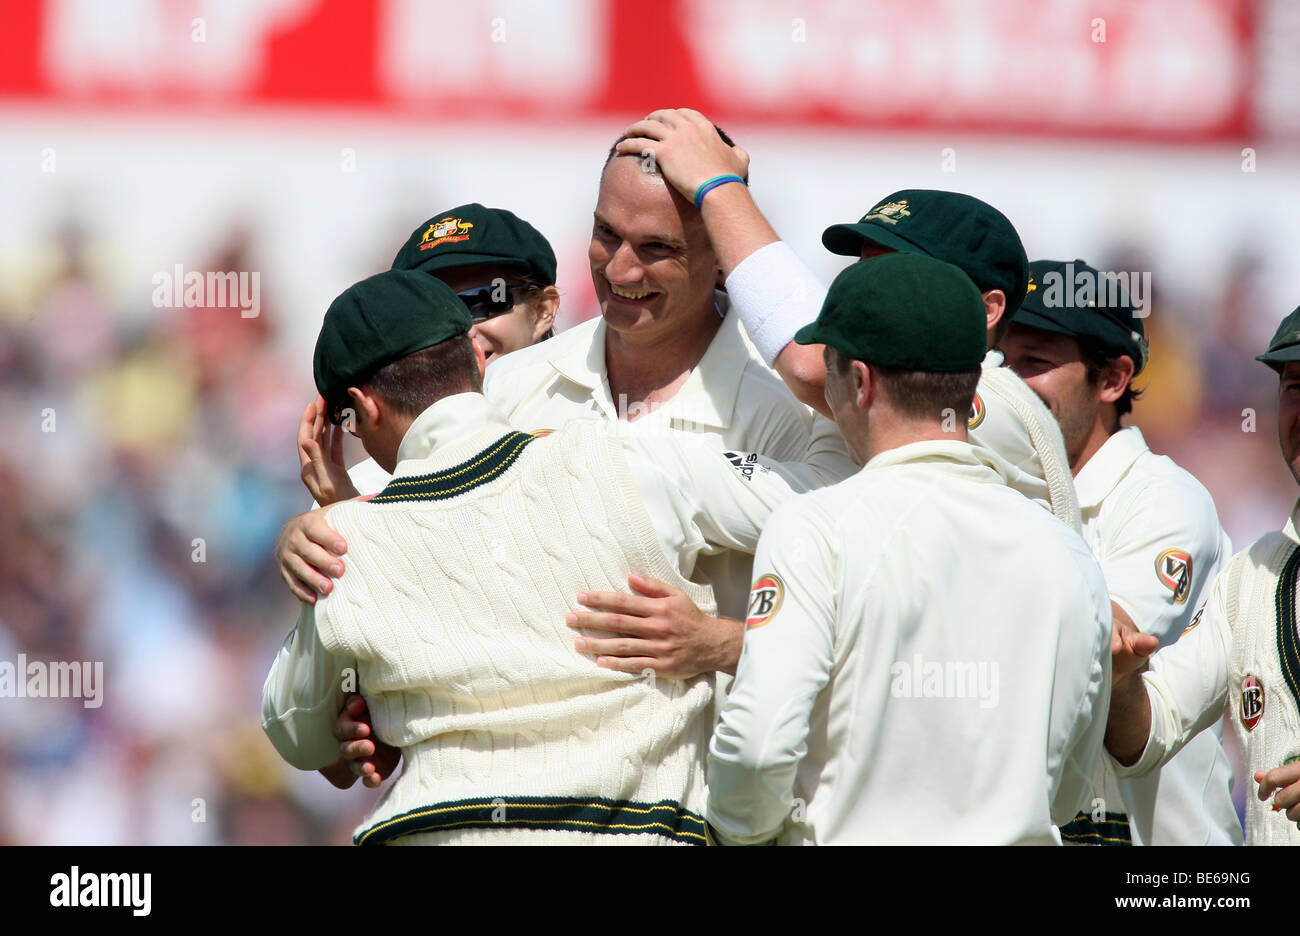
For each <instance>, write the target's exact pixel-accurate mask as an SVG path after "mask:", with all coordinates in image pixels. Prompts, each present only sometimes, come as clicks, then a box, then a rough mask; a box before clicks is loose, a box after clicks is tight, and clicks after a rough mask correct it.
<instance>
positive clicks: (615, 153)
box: [600, 124, 749, 182]
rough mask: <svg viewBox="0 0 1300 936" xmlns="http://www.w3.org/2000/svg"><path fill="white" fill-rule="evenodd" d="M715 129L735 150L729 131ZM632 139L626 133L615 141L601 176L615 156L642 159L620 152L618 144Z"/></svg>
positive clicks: (747, 173)
mask: <svg viewBox="0 0 1300 936" xmlns="http://www.w3.org/2000/svg"><path fill="white" fill-rule="evenodd" d="M713 129H714V130H717V131H718V136H719V137H721V138H722V142H723V143H726V144H727V145H728V146H730V147H732V148H733V149H734V148H735V146H736V143H735V141H734V140H732V139H731V137H729V136H727V131H726V130H723V129H722V128H721V127H719V126H718V125H717V124H714V125H713ZM630 139H632V137H629V136H628V135H627V134H626V133H625V134H623V135H622V136H620V137H619V138H618V139H617V140H615V141H614V142H613V143H612V144H611V145H610V147H609V152H608V153H606V154H605V162H604V163H602V164H601V168H600V174H601V175H602V176H603V175H604V174H605V167H607V166H608V165H609V163H610V160H612V159H613V158H614V157H615V156H627V157H630V158H632V159H640V158H641V157H640V156H639V155H637V154H636V153H620V152H619V151H618V144H620V143H622V142H623V141H624V140H630ZM745 181H746V182H748V181H749V171H748V170H746V172H745Z"/></svg>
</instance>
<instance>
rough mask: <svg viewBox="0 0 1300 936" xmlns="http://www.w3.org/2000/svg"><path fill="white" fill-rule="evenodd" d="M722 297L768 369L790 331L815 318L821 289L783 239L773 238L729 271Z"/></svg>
mask: <svg viewBox="0 0 1300 936" xmlns="http://www.w3.org/2000/svg"><path fill="white" fill-rule="evenodd" d="M727 296H728V297H729V298H730V299H731V308H732V309H734V310H735V311H736V312H737V313H738V314H739V315H740V320H741V321H742V322H744V323H745V330H746V331H747V332H749V338H750V340H751V341H753V342H754V347H756V348H757V349H758V353H759V354H760V355H762V357H763V360H764V361H766V362H767V365H768V366H769V367H771V366H772V365H773V364H774V363H775V362H776V359H777V356H778V355H779V354H780V353H781V350H782V349H783V348H784V347H785V346H786V345H788V344H789V343H790V341H791V339H793V338H794V333H795V332H797V331H798V330H799V329H800V328H802V327H803V326H804V325H807V324H808V323H809V322H811V321H813V320H814V319H816V318H817V313H818V312H819V311H820V310H821V307H822V301H823V300H824V299H825V298H826V287H824V286H823V285H822V284H821V282H820V281H819V280H818V279H817V277H816V276H815V275H814V274H813V272H812V270H810V269H808V266H807V264H805V263H804V262H803V261H802V260H800V259H799V258H798V256H796V255H795V252H794V251H793V250H791V249H790V246H789V245H788V244H786V243H785V241H773V242H772V243H770V244H767V245H765V246H763V247H760V248H759V249H758V250H755V251H754V252H753V253H752V254H750V255H749V256H748V257H746V258H745V259H744V260H742V261H741V263H740V265H739V266H737V267H736V268H735V269H734V270H732V271H731V275H730V276H728V277H727Z"/></svg>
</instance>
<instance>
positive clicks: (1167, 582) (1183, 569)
mask: <svg viewBox="0 0 1300 936" xmlns="http://www.w3.org/2000/svg"><path fill="white" fill-rule="evenodd" d="M1156 575H1157V576H1158V577H1159V579H1160V584H1161V585H1163V586H1165V588H1167V589H1169V590H1170V591H1171V592H1173V593H1174V601H1175V602H1176V603H1177V604H1182V603H1183V602H1185V601H1187V595H1188V593H1189V592H1191V590H1192V557H1191V556H1189V555H1188V554H1187V551H1186V550H1185V549H1166V550H1165V551H1164V552H1162V553H1161V554H1160V555H1158V556H1156Z"/></svg>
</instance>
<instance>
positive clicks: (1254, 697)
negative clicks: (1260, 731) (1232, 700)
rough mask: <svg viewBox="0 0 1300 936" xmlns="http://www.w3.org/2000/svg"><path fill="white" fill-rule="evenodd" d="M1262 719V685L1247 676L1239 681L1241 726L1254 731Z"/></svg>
mask: <svg viewBox="0 0 1300 936" xmlns="http://www.w3.org/2000/svg"><path fill="white" fill-rule="evenodd" d="M1263 717H1264V684H1263V683H1262V682H1260V681H1259V679H1258V678H1257V677H1255V676H1251V675H1247V676H1246V678H1245V679H1243V680H1242V681H1241V725H1242V727H1243V728H1245V729H1246V730H1247V731H1254V730H1255V726H1256V725H1258V724H1259V720H1260V719H1261V718H1263Z"/></svg>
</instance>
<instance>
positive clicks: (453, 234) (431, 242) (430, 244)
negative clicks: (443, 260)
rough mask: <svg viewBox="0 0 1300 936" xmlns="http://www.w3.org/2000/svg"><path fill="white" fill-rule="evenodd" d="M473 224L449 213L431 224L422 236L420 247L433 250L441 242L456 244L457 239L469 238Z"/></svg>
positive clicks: (464, 239)
mask: <svg viewBox="0 0 1300 936" xmlns="http://www.w3.org/2000/svg"><path fill="white" fill-rule="evenodd" d="M473 226H474V223H473V222H472V221H462V220H461V219H460V218H453V217H451V216H450V215H448V216H447V217H445V218H442V219H440V220H438V221H435V222H433V224H430V225H429V229H428V230H427V231H425V232H424V236H423V237H421V238H420V249H421V250H432V249H433V248H434V247H437V246H438V245H439V244H454V243H456V242H457V241H466V240H469V229H470V228H472V227H473Z"/></svg>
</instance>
